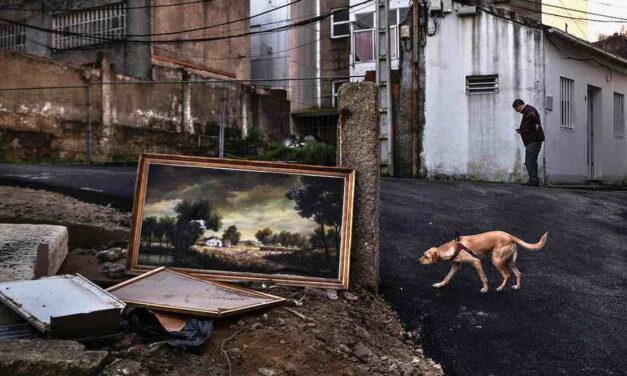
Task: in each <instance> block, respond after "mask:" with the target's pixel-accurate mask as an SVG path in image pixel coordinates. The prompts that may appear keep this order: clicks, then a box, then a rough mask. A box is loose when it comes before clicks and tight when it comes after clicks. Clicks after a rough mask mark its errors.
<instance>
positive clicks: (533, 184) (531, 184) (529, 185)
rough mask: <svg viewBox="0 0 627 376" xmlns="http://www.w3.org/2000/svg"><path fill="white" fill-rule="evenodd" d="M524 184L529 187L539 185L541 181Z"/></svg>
mask: <svg viewBox="0 0 627 376" xmlns="http://www.w3.org/2000/svg"><path fill="white" fill-rule="evenodd" d="M523 185H526V186H527V187H539V186H540V183H532V182H527V183H525V184H523Z"/></svg>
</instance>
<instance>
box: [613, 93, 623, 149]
mask: <svg viewBox="0 0 627 376" xmlns="http://www.w3.org/2000/svg"><path fill="white" fill-rule="evenodd" d="M624 136H625V95H623V94H619V93H614V137H619V138H621V137H624Z"/></svg>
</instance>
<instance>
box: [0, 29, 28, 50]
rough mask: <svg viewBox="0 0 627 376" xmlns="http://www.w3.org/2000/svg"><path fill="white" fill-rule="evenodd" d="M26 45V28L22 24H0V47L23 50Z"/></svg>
mask: <svg viewBox="0 0 627 376" xmlns="http://www.w3.org/2000/svg"><path fill="white" fill-rule="evenodd" d="M25 47H26V28H25V27H24V26H22V25H15V24H6V25H1V26H0V48H2V49H5V50H13V51H24V49H25Z"/></svg>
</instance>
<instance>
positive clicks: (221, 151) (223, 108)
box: [218, 84, 226, 158]
mask: <svg viewBox="0 0 627 376" xmlns="http://www.w3.org/2000/svg"><path fill="white" fill-rule="evenodd" d="M225 127H226V87H225V86H224V84H222V95H221V98H220V140H219V141H218V142H219V145H218V157H220V158H224V128H225Z"/></svg>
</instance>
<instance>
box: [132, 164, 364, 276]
mask: <svg viewBox="0 0 627 376" xmlns="http://www.w3.org/2000/svg"><path fill="white" fill-rule="evenodd" d="M353 189H354V172H353V171H351V170H348V169H342V168H332V167H318V166H316V167H314V166H303V165H292V164H284V163H268V162H253V161H235V160H224V159H213V158H200V157H179V156H168V155H144V156H142V158H141V159H140V163H139V171H138V182H137V190H136V197H135V211H134V218H133V234H132V244H131V252H130V257H129V269H130V270H131V271H135V272H140V271H145V270H147V269H151V268H156V267H161V266H166V267H169V268H174V269H179V270H184V271H186V272H189V273H192V274H194V275H196V276H201V277H206V278H209V279H216V280H225V281H233V280H267V281H273V282H275V283H282V284H293V285H313V286H318V287H335V288H346V287H348V267H349V265H348V264H349V251H350V236H351V215H352V201H353Z"/></svg>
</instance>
